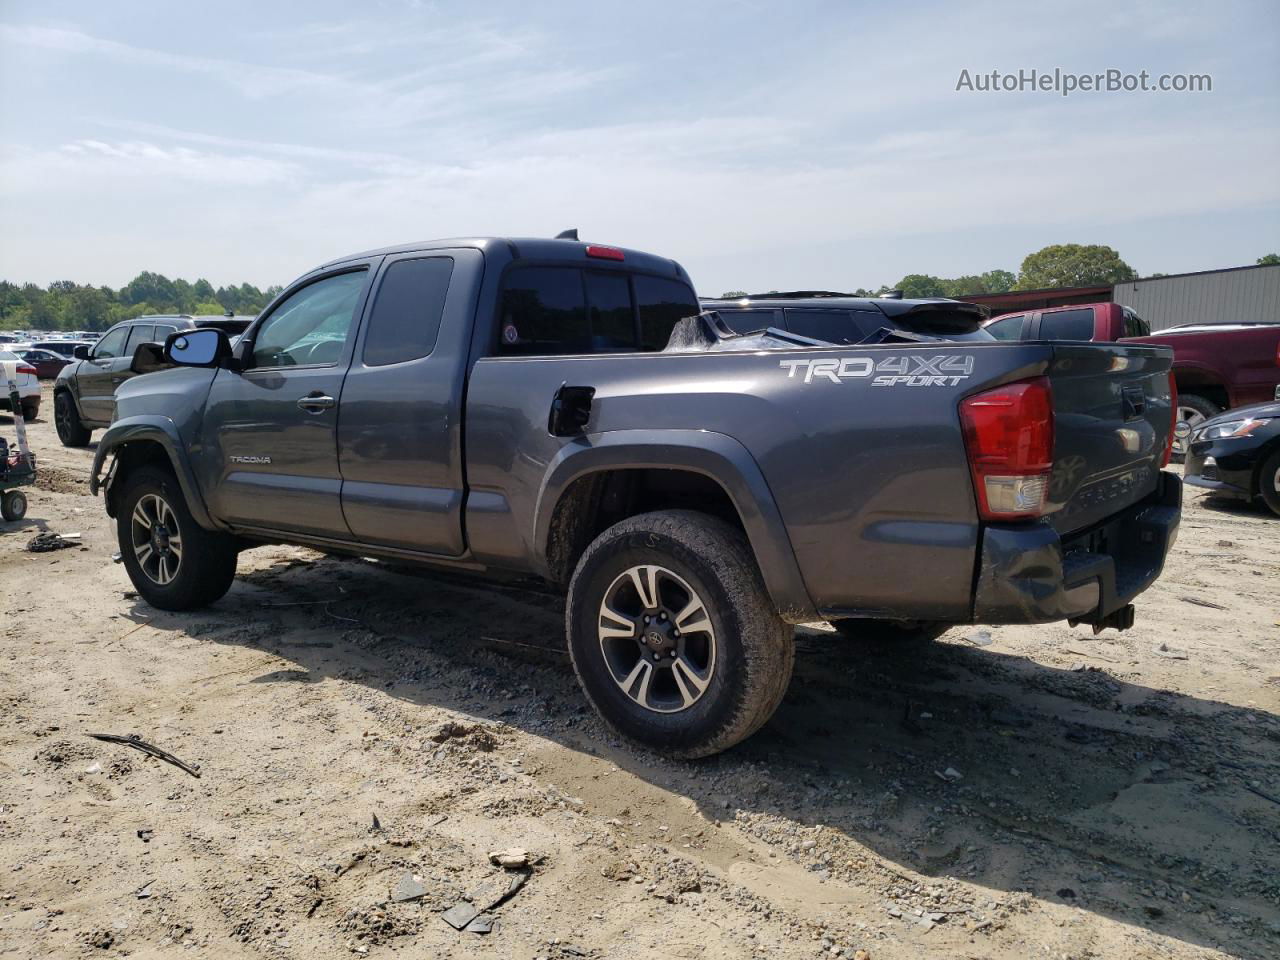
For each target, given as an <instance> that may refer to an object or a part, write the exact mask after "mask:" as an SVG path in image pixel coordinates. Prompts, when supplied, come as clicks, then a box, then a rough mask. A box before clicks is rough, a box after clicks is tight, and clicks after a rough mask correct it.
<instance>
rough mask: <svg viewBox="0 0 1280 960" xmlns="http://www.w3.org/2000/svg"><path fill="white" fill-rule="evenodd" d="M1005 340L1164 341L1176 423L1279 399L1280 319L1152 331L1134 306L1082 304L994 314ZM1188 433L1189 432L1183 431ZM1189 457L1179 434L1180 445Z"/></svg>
mask: <svg viewBox="0 0 1280 960" xmlns="http://www.w3.org/2000/svg"><path fill="white" fill-rule="evenodd" d="M986 330H987V332H988V333H990V334H992V335H993V336H995V337H997V338H999V339H1001V340H1091V341H1093V342H1095V343H1108V342H1112V341H1123V342H1125V343H1158V344H1163V345H1165V346H1168V347H1172V348H1173V375H1174V380H1175V383H1176V386H1177V388H1178V422H1179V423H1185V424H1187V426H1189V427H1191V428H1193V429H1194V428H1196V427H1198V426H1199V425H1200V424H1201V423H1203V422H1204V421H1205V420H1206V419H1207V418H1209V417H1215V416H1217V415H1218V414H1219V413H1221V412H1222V411H1223V410H1228V409H1231V408H1233V407H1243V406H1246V405H1248V404H1253V403H1263V402H1266V401H1269V400H1280V320H1278V321H1276V322H1273V323H1259V322H1249V323H1231V322H1218V323H1210V322H1205V323H1188V324H1182V325H1180V326H1176V327H1169V328H1167V329H1165V330H1161V331H1159V332H1158V333H1154V334H1153V333H1152V332H1151V328H1150V326H1149V325H1148V324H1147V322H1146V321H1145V320H1143V319H1142V318H1141V317H1140V316H1138V315H1137V314H1136V313H1135V312H1134V311H1133V310H1132V309H1131V308H1129V307H1125V306H1122V305H1120V304H1118V303H1082V304H1075V305H1073V306H1066V307H1052V308H1049V309H1044V310H1030V311H1027V312H1026V313H1011V314H1006V315H1004V316H1002V317H996V318H995V319H994V320H992V321H991V322H990V323H989V324H987V326H986ZM1184 432H1185V431H1184ZM1173 451H1174V453H1175V454H1177V455H1178V456H1179V457H1181V456H1183V455H1184V454H1185V453H1186V448H1185V445H1184V443H1183V440H1182V438H1181V437H1179V438H1177V439H1176V440H1175V441H1174V447H1173Z"/></svg>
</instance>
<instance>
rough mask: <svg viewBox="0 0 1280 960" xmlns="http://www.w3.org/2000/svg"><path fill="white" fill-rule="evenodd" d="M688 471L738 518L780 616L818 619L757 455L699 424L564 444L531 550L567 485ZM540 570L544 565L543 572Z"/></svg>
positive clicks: (541, 550)
mask: <svg viewBox="0 0 1280 960" xmlns="http://www.w3.org/2000/svg"><path fill="white" fill-rule="evenodd" d="M653 468H659V469H672V470H688V471H691V472H693V473H698V474H702V475H703V476H705V477H709V478H710V479H712V480H714V481H715V482H716V483H718V484H719V485H720V486H721V488H723V489H724V491H725V493H727V494H728V495H729V499H730V500H731V501H732V502H733V505H734V507H735V508H736V509H737V511H738V516H739V517H740V518H741V519H742V525H743V528H744V529H745V530H746V533H747V539H748V540H749V541H750V543H751V550H752V552H753V553H754V554H755V558H756V563H757V564H758V565H759V567H760V573H761V575H762V576H763V577H764V582H765V587H766V588H767V589H768V591H769V596H770V597H771V598H772V600H773V603H774V606H775V607H776V609H777V610H778V613H779V615H780V616H781V617H782V618H783V619H784V620H786V621H788V622H789V623H808V622H812V621H814V620H818V619H820V617H819V615H818V611H817V608H816V607H815V606H814V603H813V600H812V599H811V598H810V597H809V592H808V590H807V589H806V588H805V585H804V579H803V577H802V576H801V575H800V566H799V564H798V563H797V562H796V557H795V553H794V551H793V550H792V547H791V538H790V537H789V536H788V534H787V529H786V526H785V525H784V524H783V522H782V515H781V514H780V513H779V512H778V507H777V504H775V503H774V500H773V494H772V492H771V491H770V490H769V485H768V484H767V483H766V482H765V479H764V474H763V473H761V472H760V468H759V466H757V464H756V462H755V459H754V458H753V457H752V456H751V454H750V453H749V452H748V451H747V449H746V447H744V446H743V445H742V444H741V443H739V442H738V441H737V440H735V439H733V437H730V436H727V435H725V434H722V433H711V432H709V431H705V430H619V431H614V432H610V433H604V434H598V435H593V436H590V437H586V438H583V439H582V440H577V441H574V442H572V443H568V444H566V445H565V446H564V447H562V448H561V449H560V451H559V453H558V454H556V456H555V458H554V459H553V460H552V461H551V463H550V464H548V467H547V471H546V474H545V475H544V477H543V481H542V486H541V489H540V490H539V492H538V506H537V511H536V514H535V519H534V543H535V545H536V551H535V555H536V556H537V557H538V562H540V563H542V564H546V557H547V547H548V540H549V538H550V534H551V519H552V514H553V513H554V512H555V508H556V504H557V503H558V502H559V500H560V497H561V495H562V494H563V493H564V492H565V490H567V489H568V487H569V486H570V484H572V483H573V482H574V481H575V480H578V479H580V478H582V477H584V476H587V475H588V474H592V473H598V472H600V471H603V470H627V469H653ZM541 572H542V573H543V575H546V574H547V572H548V571H546V570H543V571H541Z"/></svg>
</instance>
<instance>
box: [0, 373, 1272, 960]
mask: <svg viewBox="0 0 1280 960" xmlns="http://www.w3.org/2000/svg"><path fill="white" fill-rule="evenodd" d="M45 403H46V408H45V409H46V413H47V414H48V413H51V411H52V402H51V398H46V401H45ZM31 433H32V437H33V442H34V444H35V447H36V449H37V452H38V453H39V454H40V455H41V457H42V480H41V486H40V488H39V489H36V490H34V491H32V494H31V508H30V512H29V514H28V517H27V519H26V520H25V521H23V522H21V523H17V524H2V525H0V576H2V577H3V583H4V586H3V588H2V591H0V592H2V593H3V597H4V603H3V610H4V612H5V613H6V614H7V615H6V616H5V617H4V619H3V622H2V629H3V648H2V649H3V656H4V659H5V665H4V670H3V673H2V674H0V954H2V955H5V956H15V957H77V956H111V955H120V956H124V955H131V956H134V957H160V956H174V955H177V953H178V952H179V945H181V948H182V949H183V950H184V951H186V953H184V955H186V954H187V953H189V954H191V955H199V956H211V957H237V956H245V957H262V956H267V957H278V958H293V957H296V958H310V957H346V956H352V955H356V956H362V955H366V954H367V955H369V956H390V955H392V954H393V953H395V952H399V953H401V954H403V955H406V956H414V957H473V956H475V957H489V956H492V957H502V958H505V957H514V958H535V957H545V958H565V957H606V956H607V957H623V958H625V957H654V956H663V957H678V958H697V957H706V958H715V957H749V956H761V957H766V956H767V957H783V958H796V957H819V956H833V957H846V958H853V957H855V956H857V955H858V954H857V951H860V950H861V951H866V953H867V954H868V955H870V956H871V957H873V958H874V960H890V958H934V957H936V958H957V957H992V958H1024V957H1052V958H1097V957H1127V958H1128V957H1141V958H1145V957H1152V958H1154V957H1161V958H1165V957H1177V958H1184V957H1217V956H1228V955H1229V956H1240V957H1250V958H1264V957H1274V956H1277V955H1280V869H1277V863H1280V720H1278V719H1277V714H1278V713H1280V626H1278V625H1277V621H1278V620H1280V602H1278V601H1277V590H1276V587H1277V583H1278V582H1280V554H1278V553H1277V551H1276V547H1275V545H1276V543H1277V533H1278V532H1280V521H1277V520H1276V519H1274V518H1272V517H1271V516H1270V515H1268V514H1266V513H1265V512H1263V511H1261V510H1257V509H1252V508H1246V507H1243V506H1233V505H1230V504H1220V503H1214V502H1211V501H1207V500H1205V499H1203V498H1201V497H1200V496H1199V495H1197V494H1191V495H1189V496H1188V504H1187V510H1186V512H1185V514H1184V522H1183V527H1182V535H1181V539H1180V540H1179V542H1178V545H1177V548H1176V553H1175V555H1174V556H1173V557H1172V558H1171V562H1170V565H1169V567H1168V568H1167V571H1166V574H1165V576H1164V578H1163V579H1162V580H1161V581H1160V582H1159V583H1158V584H1157V585H1156V586H1155V588H1153V589H1152V590H1151V591H1149V592H1148V593H1147V594H1146V595H1144V596H1143V597H1142V598H1141V600H1140V603H1139V610H1138V625H1137V627H1136V628H1135V629H1133V630H1131V631H1128V632H1126V633H1123V634H1116V633H1114V632H1111V631H1109V632H1108V633H1106V634H1105V635H1103V636H1101V637H1093V636H1092V635H1091V634H1090V633H1089V632H1088V631H1087V630H1086V629H1084V628H1080V629H1069V628H1067V627H1066V626H1065V625H1060V626H1052V627H1043V628H1031V627H1027V628H1007V627H1002V628H995V629H991V630H990V631H989V632H988V634H987V635H984V634H983V633H982V632H980V631H979V630H978V629H975V628H962V629H955V630H952V631H951V632H950V633H948V634H947V635H946V636H945V637H944V638H943V640H942V641H940V642H938V643H936V644H932V645H930V646H928V647H926V648H925V650H924V651H915V652H912V651H902V652H899V653H895V654H890V655H884V654H879V655H877V654H875V653H873V652H869V651H866V650H861V649H858V648H857V647H856V646H852V645H850V644H849V643H847V642H843V643H842V642H839V641H838V640H837V639H836V638H835V637H834V636H832V635H831V634H827V633H824V632H822V631H821V630H815V629H808V628H801V629H800V630H799V631H798V643H799V650H800V655H799V658H798V664H797V672H796V677H795V680H794V682H793V683H792V686H791V690H790V693H789V695H788V697H787V699H786V701H785V703H784V704H783V706H782V708H781V709H780V710H779V712H778V714H777V716H776V717H775V718H774V720H773V721H772V722H771V723H770V724H769V725H768V726H767V727H766V728H765V730H764V731H762V732H761V733H760V734H759V735H757V736H756V737H754V738H753V739H752V740H750V741H749V742H748V743H746V744H744V745H743V746H741V747H739V748H738V749H735V750H733V751H731V752H729V753H728V754H725V755H722V756H720V757H717V758H714V759H712V760H710V761H704V762H699V763H671V762H666V761H664V760H661V759H657V758H655V757H653V756H650V755H646V754H643V753H640V752H637V751H634V750H632V749H631V748H629V747H628V746H626V745H624V744H623V743H620V742H619V741H617V739H616V738H614V737H612V736H611V735H610V734H609V732H608V731H607V730H606V729H604V728H603V727H602V725H601V724H600V723H599V722H598V721H597V720H596V719H595V717H594V715H593V714H592V713H591V712H590V711H589V710H588V709H587V708H586V706H585V705H584V703H583V701H582V699H581V697H580V696H579V694H578V692H577V689H576V687H575V684H574V680H573V675H572V671H571V669H570V667H569V663H568V659H567V657H566V655H565V653H564V651H563V632H562V631H563V628H562V623H563V620H562V617H563V613H562V607H561V603H560V600H559V599H558V598H557V597H555V596H552V595H549V594H546V593H543V592H539V591H538V590H536V589H522V588H520V587H516V586H502V587H497V586H492V585H488V584H484V583H475V582H469V581H467V580H463V579H458V578H454V577H445V576H439V575H431V574H421V573H406V572H403V571H397V570H391V569H387V568H386V567H384V566H381V565H379V564H375V563H371V562H366V561H359V560H339V559H333V558H328V557H325V556H322V555H320V554H316V553H313V552H311V551H308V550H303V549H296V548H291V547H278V548H263V549H259V550H255V551H252V552H250V553H247V554H245V555H244V556H243V557H242V559H241V567H240V571H241V575H240V577H239V579H238V580H237V582H236V584H235V586H234V587H233V588H232V590H231V593H230V594H229V595H228V596H227V597H226V598H225V599H224V600H222V601H221V602H219V603H218V604H216V605H215V606H214V607H212V608H210V609H208V610H205V611H202V612H198V613H192V614H167V613H161V612H159V611H156V610H152V609H150V608H149V607H147V606H146V605H144V604H142V603H140V602H139V601H138V600H137V599H136V598H135V597H134V595H133V593H132V592H131V587H130V584H129V582H128V579H127V577H126V576H125V572H124V569H123V567H121V566H119V565H115V564H113V563H112V562H111V555H112V553H113V552H114V551H115V550H116V544H115V536H114V529H113V526H112V524H111V523H110V522H109V521H108V519H107V517H106V516H105V514H104V513H103V510H102V505H101V501H99V500H96V499H94V498H91V497H89V496H88V495H87V493H88V490H87V486H86V484H85V482H84V481H85V476H86V472H87V469H88V466H89V463H90V460H91V457H92V451H91V450H65V449H63V448H62V447H61V446H60V445H59V444H58V442H57V439H56V437H55V436H54V433H53V429H52V424H51V423H49V422H47V421H45V422H39V423H37V424H35V425H34V427H33V429H32V431H31ZM0 435H8V436H10V437H11V436H12V429H11V426H10V424H9V421H8V420H7V418H6V417H5V416H4V415H0ZM45 529H48V530H53V531H57V532H61V533H70V532H80V533H82V534H83V546H82V547H80V548H78V549H70V550H63V551H59V552H56V553H38V554H37V553H28V552H26V551H25V545H26V543H27V541H28V540H30V538H31V537H32V536H33V535H35V534H36V533H38V532H40V531H41V530H45ZM1205 602H1207V603H1209V604H1215V605H1217V606H1205V605H1203V604H1204V603H1205ZM1219 608H1221V609H1219ZM1161 646H1163V647H1164V648H1166V649H1162V650H1161V649H1157V648H1160V647H1161ZM89 732H108V733H118V734H130V733H136V734H138V735H139V736H141V737H142V738H143V739H144V740H147V741H150V742H152V743H155V744H157V745H158V746H161V747H163V748H165V749H167V750H169V751H171V752H172V753H174V754H176V755H177V756H178V757H180V758H182V759H183V760H185V761H186V762H188V763H192V764H198V765H199V768H200V771H201V774H202V775H201V777H200V778H199V779H196V778H194V777H192V776H189V775H188V774H186V773H184V772H182V771H181V770H179V769H178V768H176V767H174V766H171V765H169V764H166V763H163V762H161V761H158V760H154V759H151V758H148V757H146V756H144V755H143V754H141V753H139V752H137V751H134V750H131V749H128V748H127V747H122V746H117V745H112V744H108V743H102V742H99V741H97V740H93V739H90V738H89V737H87V736H86V734H87V733H89ZM948 770H950V771H953V772H954V773H956V774H959V778H954V777H953V776H952V775H951V774H949V773H948ZM375 817H376V818H377V825H376V826H375V820H374V818H375ZM507 847H523V848H526V849H527V850H528V851H529V853H530V856H531V858H532V860H533V864H532V866H531V867H530V868H529V870H527V871H517V872H516V873H510V872H507V871H504V870H503V869H502V868H500V867H495V866H492V865H491V864H490V863H489V860H488V853H489V852H490V851H494V850H497V849H501V848H507ZM517 874H518V875H520V876H524V875H525V874H527V883H525V884H524V886H523V887H521V888H520V889H519V890H517V891H516V892H515V893H514V895H512V896H511V897H510V899H508V900H507V901H506V902H505V903H502V904H501V905H499V906H497V907H496V908H494V909H492V911H491V913H492V915H493V916H494V917H495V918H496V926H495V927H494V929H493V931H492V932H490V933H488V934H479V933H475V932H468V931H457V930H455V929H453V928H452V927H451V926H449V925H448V924H447V923H446V922H445V920H444V919H443V917H442V911H444V910H446V909H447V908H450V907H453V906H455V905H457V904H459V903H463V904H464V906H465V904H466V903H467V900H468V898H470V900H471V901H473V902H475V903H477V905H483V904H484V903H487V902H489V901H491V900H493V899H494V898H495V896H497V895H500V894H501V893H502V892H505V891H506V889H507V888H508V885H509V884H510V880H511V877H512V876H515V875H517ZM397 891H400V892H402V893H403V894H405V895H410V894H412V895H418V896H417V898H416V899H409V900H407V901H405V902H397V901H396V899H395V894H396V892H397ZM494 891H497V893H496V894H495V893H494Z"/></svg>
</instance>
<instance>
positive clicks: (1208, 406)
mask: <svg viewBox="0 0 1280 960" xmlns="http://www.w3.org/2000/svg"><path fill="white" fill-rule="evenodd" d="M1222 409H1223V408H1222V407H1220V406H1218V405H1217V404H1216V403H1214V402H1213V401H1212V400H1210V399H1209V398H1208V397H1204V396H1201V395H1200V394H1198V393H1179V394H1178V422H1179V423H1184V422H1185V423H1186V424H1188V425H1189V426H1190V427H1191V429H1192V430H1194V429H1195V428H1196V427H1198V426H1199V425H1200V424H1202V423H1204V421H1206V420H1208V419H1209V418H1210V417H1216V416H1217V415H1218V414H1220V413H1221V412H1222ZM1173 455H1174V456H1175V457H1177V458H1178V460H1182V459H1183V458H1184V457H1185V456H1186V455H1187V442H1186V441H1183V440H1177V439H1175V440H1174V441H1173Z"/></svg>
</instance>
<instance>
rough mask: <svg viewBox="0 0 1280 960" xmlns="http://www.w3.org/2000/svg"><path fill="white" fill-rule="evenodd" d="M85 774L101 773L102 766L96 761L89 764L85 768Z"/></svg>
mask: <svg viewBox="0 0 1280 960" xmlns="http://www.w3.org/2000/svg"><path fill="white" fill-rule="evenodd" d="M84 772H85V773H101V772H102V764H100V763H98V762H97V761H96V760H95V761H94V762H93V763H91V764H89V765H88V766H87V767H85V768H84Z"/></svg>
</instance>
